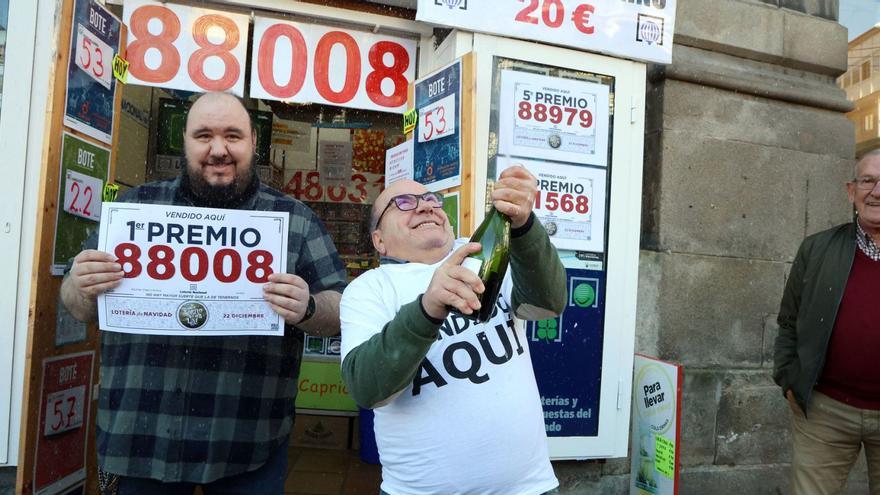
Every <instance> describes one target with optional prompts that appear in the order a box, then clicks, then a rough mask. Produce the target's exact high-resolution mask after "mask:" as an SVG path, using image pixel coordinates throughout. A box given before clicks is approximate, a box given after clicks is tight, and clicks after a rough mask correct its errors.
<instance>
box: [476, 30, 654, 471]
mask: <svg viewBox="0 0 880 495" xmlns="http://www.w3.org/2000/svg"><path fill="white" fill-rule="evenodd" d="M473 50H474V52H475V53H476V55H477V69H476V72H477V78H478V80H477V88H479V91H480V92H481V94H479V95H478V97H477V98H476V100H477V102H478V103H477V109H476V115H477V116H478V117H477V119H478V120H477V125H476V128H477V132H476V134H477V137H476V142H477V146H476V148H477V157H476V166H475V172H474V175H475V176H476V177H485V179H486V181H487V182H491V181H493V180H495V178H496V177H497V175H498V174H499V173H500V171H501V170H503V169H504V168H506V167H507V166H510V165H513V164H522V165H524V166H525V167H526V168H528V169H529V170H530V171H531V172H532V174H533V175H535V176H536V177H537V179H538V195H537V197H536V199H535V205H534V212H535V214H536V216H537V217H538V219H539V220H540V221H541V223H542V224H543V225H544V227H545V228H546V229H547V231H548V234H550V236H551V240H552V241H553V243H554V245H555V246H556V248H557V252H558V254H559V256H560V258H561V259H562V261H563V264H564V265H565V267H566V272H567V284H568V292H569V295H568V298H569V300H568V304H567V306H566V309H565V311H564V312H563V313H562V315H560V316H559V317H557V318H554V319H551V320H544V321H539V322H529V323H528V324H527V328H526V332H527V336H528V338H529V346H530V349H531V353H532V362H533V365H534V367H535V374H536V377H537V380H538V387H539V389H540V392H541V400H542V404H543V407H544V416H545V428H546V431H547V435H548V437H549V438H550V455H551V457H552V458H553V459H584V458H607V457H625V456H626V455H627V447H628V443H627V442H628V433H629V412H630V411H629V410H630V397H631V388H632V385H631V384H632V362H633V346H634V336H635V308H636V284H637V281H638V245H639V244H638V243H639V221H640V207H641V206H640V205H641V203H640V201H641V190H642V184H641V175H642V143H643V133H644V117H643V115H644V92H645V65H644V64H641V63H636V62H630V61H625V60H619V59H614V58H609V57H605V56H600V55H594V54H589V53H585V52H579V51H574V50H568V49H565V48H557V47H551V46H547V45H542V44H537V43H530V42H523V41H516V40H510V39H505V38H498V37H494V36H487V35H481V34H474V35H473ZM482 143H485V144H482ZM481 169H482V170H481ZM475 196H476V199H475V205H476V206H477V207H476V208H474V212H475V217H481V216H482V214H483V211H484V208H483V206H484V204H485V197H486V196H485V188H480V187H478V188H477V191H476V192H475ZM479 220H480V219H479V218H475V221H479Z"/></svg>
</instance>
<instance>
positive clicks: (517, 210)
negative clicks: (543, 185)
mask: <svg viewBox="0 0 880 495" xmlns="http://www.w3.org/2000/svg"><path fill="white" fill-rule="evenodd" d="M537 192H538V181H537V180H536V179H535V176H534V175H532V174H531V173H530V172H529V171H528V170H526V169H525V167H523V166H522V165H514V166H512V167H509V168H506V169H504V171H502V172H501V175H500V176H499V177H498V180H497V181H496V182H495V190H494V191H492V203H493V204H494V205H495V209H496V210H498V211H500V212H501V213H504V214H505V215H507V216H508V217H509V218H510V226H511V227H512V228H514V229H516V228H519V227H522V226H523V225H525V223H526V221H527V220H528V219H529V215H531V214H532V207H533V206H534V204H535V194H537Z"/></svg>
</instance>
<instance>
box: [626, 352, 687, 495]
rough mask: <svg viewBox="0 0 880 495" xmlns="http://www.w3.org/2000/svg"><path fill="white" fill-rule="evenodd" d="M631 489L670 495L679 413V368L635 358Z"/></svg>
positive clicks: (675, 478)
mask: <svg viewBox="0 0 880 495" xmlns="http://www.w3.org/2000/svg"><path fill="white" fill-rule="evenodd" d="M634 377H635V379H634V381H633V414H634V418H633V423H632V424H633V431H632V470H631V472H632V482H631V483H632V486H631V491H630V493H637V494H639V495H644V494H651V495H658V494H669V495H671V494H673V493H675V485H676V483H677V481H678V463H677V459H678V456H677V452H676V444H677V443H678V431H679V418H680V410H681V401H680V393H681V367H680V366H678V365H675V364H670V363H666V362H662V361H658V360H656V359H652V358H648V357H645V356H638V355H637V356H635V360H634Z"/></svg>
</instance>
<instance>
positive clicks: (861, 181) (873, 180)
mask: <svg viewBox="0 0 880 495" xmlns="http://www.w3.org/2000/svg"><path fill="white" fill-rule="evenodd" d="M878 181H880V178H878V177H871V176H865V177H856V178H855V179H853V183H854V184H855V185H856V187H857V188H858V189H861V190H863V191H873V190H874V188H875V187H876V186H877V182H878Z"/></svg>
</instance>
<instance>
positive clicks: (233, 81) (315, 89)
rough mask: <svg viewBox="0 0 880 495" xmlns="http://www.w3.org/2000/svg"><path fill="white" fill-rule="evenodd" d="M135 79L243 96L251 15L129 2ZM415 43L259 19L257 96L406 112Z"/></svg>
mask: <svg viewBox="0 0 880 495" xmlns="http://www.w3.org/2000/svg"><path fill="white" fill-rule="evenodd" d="M123 20H124V22H125V24H126V25H127V26H128V29H129V43H128V55H127V58H128V60H129V62H131V65H130V67H129V82H130V83H132V84H143V85H148V86H157V87H163V88H174V89H183V90H187V91H197V92H202V91H231V92H233V93H235V94H237V95H239V96H242V94H243V90H244V67H245V61H246V55H247V47H246V46H245V45H246V43H247V39H248V28H249V25H248V18H247V16H244V15H240V14H232V13H228V12H222V11H216V10H207V9H200V8H195V7H189V6H183V5H174V4H170V3H159V2H156V1H153V0H126V2H125V11H124V14H123ZM415 55H416V42H415V41H414V40H409V39H405V38H399V37H394V36H386V35H383V34H373V33H368V32H360V31H353V30H344V29H339V28H337V27H329V26H321V25H317V24H305V23H298V22H289V21H282V20H279V19H272V18H267V17H256V18H254V37H253V45H252V47H251V66H252V67H251V92H250V96H251V97H254V98H263V99H269V100H283V101H291V102H314V103H327V104H331V105H336V106H343V107H352V108H364V109H370V110H381V111H386V112H397V113H403V111H404V110H405V108H406V90H407V86H408V84H409V82H410V81H412V80H413V78H414V76H415V60H416V57H415Z"/></svg>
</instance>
